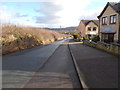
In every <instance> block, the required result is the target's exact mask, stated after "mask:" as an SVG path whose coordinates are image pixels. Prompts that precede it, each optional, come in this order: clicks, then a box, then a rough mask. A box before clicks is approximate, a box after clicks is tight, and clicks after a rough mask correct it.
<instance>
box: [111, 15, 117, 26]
mask: <svg viewBox="0 0 120 90" xmlns="http://www.w3.org/2000/svg"><path fill="white" fill-rule="evenodd" d="M115 23H116V15H111V16H110V24H115Z"/></svg>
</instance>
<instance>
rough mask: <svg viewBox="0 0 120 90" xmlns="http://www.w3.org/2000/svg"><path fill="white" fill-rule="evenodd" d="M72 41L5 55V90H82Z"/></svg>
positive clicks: (3, 66)
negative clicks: (69, 43) (74, 89)
mask: <svg viewBox="0 0 120 90" xmlns="http://www.w3.org/2000/svg"><path fill="white" fill-rule="evenodd" d="M68 41H69V40H61V41H57V42H55V43H52V44H49V45H45V46H40V47H35V48H32V49H28V50H24V51H19V52H15V53H11V54H8V55H4V56H3V57H2V60H3V62H2V64H3V65H2V70H3V73H2V74H3V75H2V76H3V78H2V86H3V88H81V84H80V82H79V79H78V76H77V73H76V71H75V67H74V64H73V61H72V58H71V55H70V52H69V49H68V43H66V42H68Z"/></svg>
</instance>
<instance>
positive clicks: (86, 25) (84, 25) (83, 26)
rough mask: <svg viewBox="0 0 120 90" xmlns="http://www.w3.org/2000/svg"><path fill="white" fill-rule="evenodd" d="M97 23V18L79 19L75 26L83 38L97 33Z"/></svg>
mask: <svg viewBox="0 0 120 90" xmlns="http://www.w3.org/2000/svg"><path fill="white" fill-rule="evenodd" d="M98 25H99V21H98V20H81V21H80V23H79V25H78V27H77V31H78V32H79V33H80V35H81V36H82V37H84V38H92V37H94V36H96V35H98Z"/></svg>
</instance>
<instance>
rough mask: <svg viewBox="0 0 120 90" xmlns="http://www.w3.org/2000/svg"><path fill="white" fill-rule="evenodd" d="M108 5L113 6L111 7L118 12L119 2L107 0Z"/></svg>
mask: <svg viewBox="0 0 120 90" xmlns="http://www.w3.org/2000/svg"><path fill="white" fill-rule="evenodd" d="M109 3H110V5H111V6H112V7H113V9H114V10H115V11H117V12H118V13H120V2H118V3H116V2H109Z"/></svg>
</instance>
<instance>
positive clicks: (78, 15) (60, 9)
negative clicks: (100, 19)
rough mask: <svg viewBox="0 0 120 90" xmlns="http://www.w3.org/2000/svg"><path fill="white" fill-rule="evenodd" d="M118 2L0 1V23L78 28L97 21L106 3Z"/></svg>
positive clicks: (69, 0)
mask: <svg viewBox="0 0 120 90" xmlns="http://www.w3.org/2000/svg"><path fill="white" fill-rule="evenodd" d="M108 1H109V2H118V1H119V0H31V1H30V0H23V1H22V0H20V1H18V0H3V1H2V0H1V1H0V21H1V22H2V23H13V24H17V25H24V26H26V25H27V26H34V27H60V26H61V27H69V26H78V24H79V22H80V20H81V19H97V16H98V15H99V14H100V13H101V11H102V10H103V8H104V7H105V5H106V4H107V2H108Z"/></svg>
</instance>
